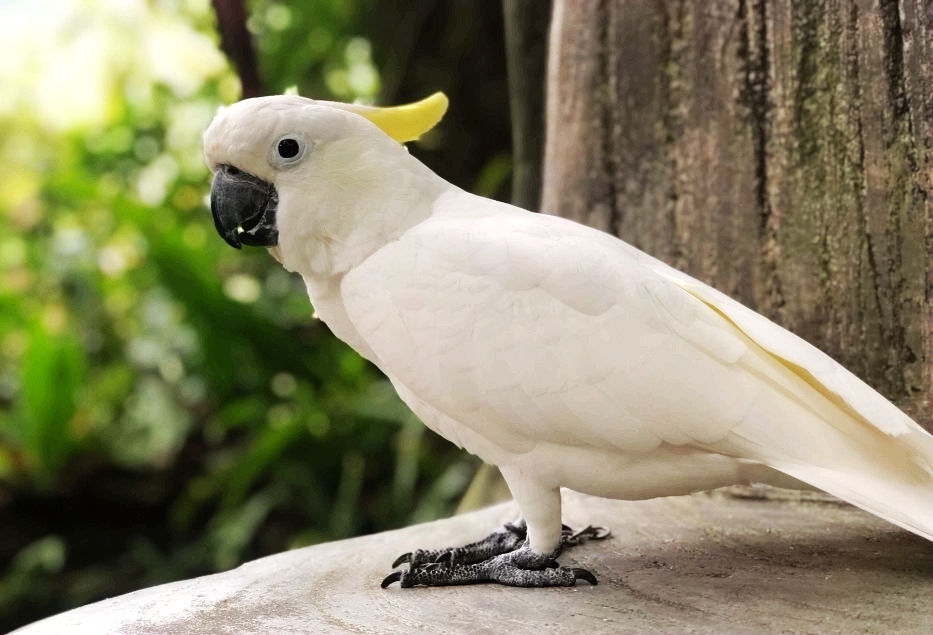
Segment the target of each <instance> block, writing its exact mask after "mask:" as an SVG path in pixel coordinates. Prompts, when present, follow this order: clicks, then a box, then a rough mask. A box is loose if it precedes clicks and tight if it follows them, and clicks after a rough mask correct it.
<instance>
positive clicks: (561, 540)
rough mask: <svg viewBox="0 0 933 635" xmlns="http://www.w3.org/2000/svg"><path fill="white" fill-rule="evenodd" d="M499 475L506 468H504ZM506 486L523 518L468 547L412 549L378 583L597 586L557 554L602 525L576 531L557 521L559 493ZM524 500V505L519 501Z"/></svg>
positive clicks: (515, 483) (596, 534) (516, 483)
mask: <svg viewBox="0 0 933 635" xmlns="http://www.w3.org/2000/svg"><path fill="white" fill-rule="evenodd" d="M503 474H506V471H505V470H503ZM506 480H507V481H509V486H510V488H511V489H512V493H513V495H514V496H515V499H516V502H518V504H519V507H521V508H522V509H523V510H525V511H526V518H525V520H519V521H517V522H514V523H506V524H505V525H504V526H503V527H501V528H500V529H498V530H496V531H495V532H493V533H492V534H490V535H489V536H487V537H486V538H484V539H482V540H480V541H478V542H474V543H471V544H469V545H466V546H464V547H455V548H450V549H439V550H432V551H427V550H420V549H419V550H416V551H413V552H410V553H406V554H403V555H402V556H401V557H399V558H398V559H396V561H395V563H394V564H393V566H398V565H399V564H401V563H404V562H408V563H409V565H410V567H409V569H408V571H395V572H393V573H391V574H390V575H389V576H387V577H386V578H385V580H383V581H382V586H383V588H385V587H387V586H389V585H390V584H392V583H393V582H399V583H401V586H402V587H412V586H417V585H426V586H446V585H454V584H476V583H480V582H499V583H500V584H507V585H511V586H524V587H542V586H573V585H574V584H575V583H576V581H577V580H586V581H588V582H590V583H591V584H596V577H595V576H594V575H593V574H592V573H590V572H589V571H586V570H585V569H577V568H567V567H560V566H559V565H558V563H557V561H556V560H555V558H556V557H557V556H558V555H559V554H560V552H561V550H562V549H563V548H564V547H565V546H574V545H577V544H580V543H581V542H583V541H585V540H586V539H587V538H593V539H597V540H598V539H602V538H606V537H607V536H608V535H609V532H608V530H606V529H604V528H598V527H597V528H594V527H587V528H585V529H583V530H581V531H578V532H574V531H573V530H572V529H570V528H569V527H567V526H566V525H562V524H561V523H560V491H559V490H558V489H556V488H553V489H550V488H544V487H541V486H539V485H538V484H537V483H535V482H534V481H529V480H526V479H520V478H515V477H514V476H513V478H512V479H509V477H508V476H506ZM523 503H524V504H523Z"/></svg>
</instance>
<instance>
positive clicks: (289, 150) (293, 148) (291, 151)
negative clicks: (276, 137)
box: [276, 137, 301, 159]
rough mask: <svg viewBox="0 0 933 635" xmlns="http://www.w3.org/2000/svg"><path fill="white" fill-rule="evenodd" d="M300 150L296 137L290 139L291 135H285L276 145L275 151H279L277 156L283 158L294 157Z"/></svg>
mask: <svg viewBox="0 0 933 635" xmlns="http://www.w3.org/2000/svg"><path fill="white" fill-rule="evenodd" d="M300 151H301V145H300V144H299V143H298V140H297V139H292V138H291V137H285V138H284V139H282V140H281V141H279V144H278V145H277V146H276V152H278V153H279V156H280V157H282V158H283V159H294V158H295V157H297V156H298V153H299V152H300Z"/></svg>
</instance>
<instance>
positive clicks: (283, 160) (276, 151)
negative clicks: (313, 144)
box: [269, 134, 307, 169]
mask: <svg viewBox="0 0 933 635" xmlns="http://www.w3.org/2000/svg"><path fill="white" fill-rule="evenodd" d="M306 150H307V143H306V142H305V140H304V139H302V138H301V137H300V136H299V135H294V134H288V135H285V136H284V137H279V140H278V141H276V142H275V143H273V144H272V149H271V150H270V152H269V163H270V164H272V167H274V168H276V169H282V168H288V167H291V166H293V165H296V164H297V163H298V162H299V161H301V159H302V157H304V155H305V151H306Z"/></svg>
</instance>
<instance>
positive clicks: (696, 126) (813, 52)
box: [542, 0, 933, 428]
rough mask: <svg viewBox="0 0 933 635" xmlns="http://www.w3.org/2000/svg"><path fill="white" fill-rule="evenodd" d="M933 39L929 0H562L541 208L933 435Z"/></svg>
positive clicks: (556, 18) (554, 32)
mask: <svg viewBox="0 0 933 635" xmlns="http://www.w3.org/2000/svg"><path fill="white" fill-rule="evenodd" d="M931 38H933V6H931V2H930V0H903V1H902V2H901V4H900V5H898V3H897V2H896V1H894V0H857V1H856V0H835V1H829V2H803V1H794V0H774V1H771V2H767V1H765V0H711V1H709V2H688V1H687V0H657V1H655V2H646V1H640V2H624V1H622V0H615V1H613V0H603V1H600V2H569V1H566V0H555V6H554V14H553V18H552V22H551V33H550V51H549V55H550V58H549V67H548V89H547V144H546V149H545V157H546V160H545V171H544V172H545V176H544V192H543V201H542V207H543V209H544V210H546V211H550V212H553V213H559V214H561V215H563V216H567V217H570V218H573V219H575V220H579V221H582V222H586V223H589V224H591V225H594V226H596V227H599V228H601V229H604V230H606V231H609V232H612V233H614V234H616V235H618V236H620V237H622V238H624V239H625V240H627V241H628V242H630V243H633V244H635V245H637V246H638V247H639V248H641V249H644V250H645V251H647V252H649V253H651V254H653V255H655V256H657V257H659V258H661V259H663V260H665V261H666V262H668V263H670V264H671V265H673V266H675V267H677V268H679V269H682V270H684V271H687V272H689V273H690V274H692V275H694V276H696V277H698V278H700V279H702V280H704V281H706V282H709V283H710V284H712V285H714V286H716V287H718V288H720V289H721V290H723V291H725V292H726V293H728V294H730V295H732V296H733V297H735V298H737V299H739V300H741V301H742V302H744V303H746V304H748V305H749V306H751V307H753V308H755V309H756V310H758V311H760V312H762V313H763V314H765V315H767V316H768V317H770V318H772V319H774V320H775V321H777V322H778V323H780V324H782V325H784V326H785V327H787V328H789V329H790V330H792V331H794V332H795V333H797V334H799V335H801V336H802V337H804V338H805V339H807V340H809V341H810V342H812V343H813V344H815V345H816V346H818V347H819V348H821V349H822V350H824V351H826V352H827V353H829V354H830V355H832V356H833V357H834V358H836V359H837V360H839V361H840V362H841V363H842V364H844V365H845V366H846V367H848V368H849V369H851V370H852V371H853V372H855V373H856V374H857V375H859V376H860V377H862V378H863V379H865V380H866V381H867V382H868V383H869V384H871V385H873V386H874V387H876V388H877V389H878V390H880V391H881V392H882V393H883V394H884V395H886V396H887V397H889V398H890V399H892V400H893V401H894V402H895V403H897V404H898V405H899V406H901V407H902V408H903V409H904V410H905V411H906V412H908V413H909V414H910V415H911V416H913V417H914V418H916V419H917V420H918V421H920V422H921V423H922V424H923V425H925V426H926V427H927V428H930V420H931V411H930V396H931V395H930V389H931V372H930V359H931V358H930V339H931V322H930V316H931V313H930V293H929V283H930V267H931V254H933V251H931V240H930V230H931V218H930V194H931V167H933V166H931V127H933V97H931V91H930V86H931V54H933V51H931V49H933V44H931V42H933V40H931Z"/></svg>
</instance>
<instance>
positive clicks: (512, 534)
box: [392, 520, 527, 569]
mask: <svg viewBox="0 0 933 635" xmlns="http://www.w3.org/2000/svg"><path fill="white" fill-rule="evenodd" d="M526 533H527V528H526V527H525V522H524V521H521V520H520V521H518V522H515V523H505V524H504V525H502V527H499V528H498V529H496V530H495V531H494V532H492V533H491V534H489V535H488V536H486V537H485V538H483V539H482V540H478V541H476V542H471V543H470V544H468V545H464V546H462V547H447V548H446V549H415V550H414V551H409V552H408V553H403V554H402V555H400V556H399V557H398V558H396V559H395V562H393V563H392V566H393V567H397V566H399V565H400V564H403V563H406V562H407V563H408V565H409V567H410V568H411V569H417V568H418V567H422V566H424V565H428V564H443V565H445V566H458V565H462V564H473V563H475V562H482V561H483V560H488V559H489V558H492V557H493V556H498V555H499V554H503V553H508V552H510V551H515V550H516V549H518V548H519V547H520V546H521V545H522V543H523V542H525V535H526Z"/></svg>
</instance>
